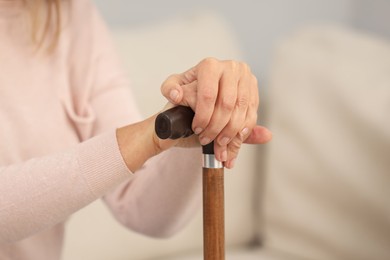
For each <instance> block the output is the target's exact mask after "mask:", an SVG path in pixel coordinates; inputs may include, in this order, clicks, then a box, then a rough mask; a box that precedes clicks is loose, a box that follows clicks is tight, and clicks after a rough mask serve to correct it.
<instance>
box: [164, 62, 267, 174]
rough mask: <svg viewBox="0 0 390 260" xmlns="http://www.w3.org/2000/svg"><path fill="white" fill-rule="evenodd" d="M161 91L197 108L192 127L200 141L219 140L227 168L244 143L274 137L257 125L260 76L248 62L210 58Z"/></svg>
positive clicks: (217, 151)
mask: <svg viewBox="0 0 390 260" xmlns="http://www.w3.org/2000/svg"><path fill="white" fill-rule="evenodd" d="M161 91H162V94H163V95H164V96H165V97H166V98H167V99H168V100H169V101H170V102H171V103H173V104H175V105H184V106H189V107H191V108H192V109H193V110H194V111H195V117H194V120H193V124H192V129H193V131H194V132H195V134H196V135H198V137H199V142H200V143H201V144H202V145H205V144H208V143H210V142H211V141H213V140H215V142H214V150H215V156H216V158H217V159H218V160H220V161H222V162H225V166H226V167H227V168H232V167H233V166H234V161H235V159H236V158H237V156H238V152H239V149H240V147H241V144H242V143H243V142H245V143H251V144H261V143H266V142H268V141H269V140H271V138H272V134H271V132H270V131H269V130H268V129H266V128H265V127H262V126H257V125H256V121H257V111H258V106H259V95H258V86H257V79H256V77H255V76H254V75H253V74H252V73H251V71H250V68H249V67H248V65H247V64H245V63H242V62H236V61H219V60H217V59H214V58H207V59H204V60H202V61H201V62H200V63H199V64H198V65H196V66H195V67H193V68H191V69H189V70H188V71H186V72H184V73H181V74H175V75H172V76H170V77H169V78H168V79H167V80H166V81H165V82H164V83H163V84H162V87H161Z"/></svg>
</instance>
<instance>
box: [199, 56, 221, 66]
mask: <svg viewBox="0 0 390 260" xmlns="http://www.w3.org/2000/svg"><path fill="white" fill-rule="evenodd" d="M218 62H219V61H218V60H217V59H216V58H213V57H207V58H204V59H203V60H202V61H201V62H200V64H201V66H205V67H208V68H209V67H215V66H216V65H217V64H218Z"/></svg>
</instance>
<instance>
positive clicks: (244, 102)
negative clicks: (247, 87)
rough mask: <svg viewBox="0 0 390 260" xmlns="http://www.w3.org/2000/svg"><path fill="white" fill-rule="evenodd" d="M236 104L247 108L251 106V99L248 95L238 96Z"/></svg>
mask: <svg viewBox="0 0 390 260" xmlns="http://www.w3.org/2000/svg"><path fill="white" fill-rule="evenodd" d="M236 106H237V107H238V108H247V107H248V106H249V99H248V97H247V96H241V97H238V98H237V101H236Z"/></svg>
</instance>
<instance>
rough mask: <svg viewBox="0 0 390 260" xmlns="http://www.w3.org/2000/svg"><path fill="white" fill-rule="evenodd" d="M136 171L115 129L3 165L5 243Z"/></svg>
mask: <svg viewBox="0 0 390 260" xmlns="http://www.w3.org/2000/svg"><path fill="white" fill-rule="evenodd" d="M130 176H132V175H131V173H130V172H129V171H128V169H127V167H126V165H125V164H124V163H123V160H122V158H121V155H120V152H119V149H118V145H117V143H116V138H115V133H114V132H111V133H108V134H105V135H102V136H98V137H96V138H93V139H90V140H88V141H86V142H84V143H81V144H79V145H76V146H75V147H74V148H73V149H70V150H68V151H66V152H61V153H58V154H55V155H50V156H46V157H42V158H36V159H32V160H29V161H26V162H24V163H20V164H15V165H10V166H8V167H1V168H0V190H1V196H0V230H1V232H0V243H3V242H12V241H16V240H20V239H23V238H25V237H28V236H30V235H32V234H34V233H36V232H39V231H40V230H43V229H46V228H48V227H51V226H53V225H55V224H57V223H59V222H61V221H63V220H65V219H66V218H67V217H68V216H69V215H70V214H72V213H73V212H75V211H77V210H78V209H80V208H82V207H84V206H86V205H87V204H89V203H90V202H92V201H93V200H95V199H97V198H99V197H101V196H103V194H105V193H107V192H108V191H109V190H111V189H112V188H113V187H115V186H117V185H118V184H119V183H120V182H123V181H124V180H126V179H128V178H130Z"/></svg>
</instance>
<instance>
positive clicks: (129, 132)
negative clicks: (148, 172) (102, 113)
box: [116, 117, 161, 172]
mask: <svg viewBox="0 0 390 260" xmlns="http://www.w3.org/2000/svg"><path fill="white" fill-rule="evenodd" d="M116 135H117V142H118V146H119V150H120V152H121V155H122V158H123V160H124V162H125V163H126V165H127V167H128V168H129V170H130V171H131V172H135V171H137V170H138V169H139V168H141V167H142V165H143V164H144V163H145V162H146V161H147V160H148V159H150V158H151V157H153V156H155V155H157V154H158V153H160V152H161V151H160V149H159V147H158V146H156V143H155V140H154V137H153V136H154V135H155V134H154V117H151V118H148V119H146V120H144V121H141V122H138V123H135V124H132V125H128V126H124V127H121V128H118V129H117V131H116Z"/></svg>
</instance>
